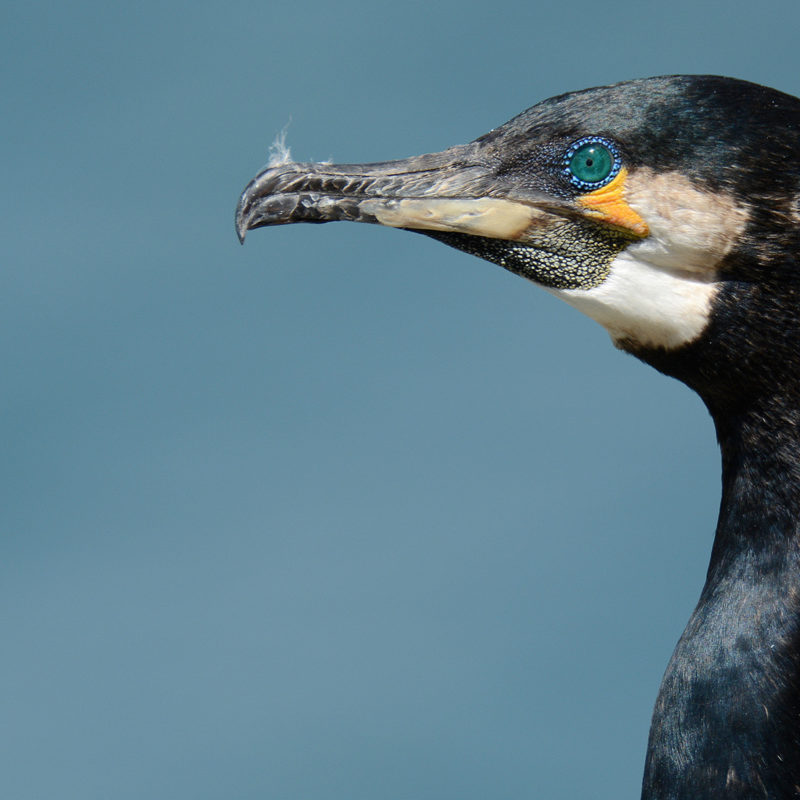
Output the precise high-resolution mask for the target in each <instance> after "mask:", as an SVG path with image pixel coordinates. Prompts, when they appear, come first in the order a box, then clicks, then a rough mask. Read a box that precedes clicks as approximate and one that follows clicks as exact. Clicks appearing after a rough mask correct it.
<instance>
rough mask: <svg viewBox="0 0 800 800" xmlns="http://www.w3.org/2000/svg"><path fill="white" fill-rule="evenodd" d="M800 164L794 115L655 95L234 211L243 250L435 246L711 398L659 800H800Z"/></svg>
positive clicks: (551, 117) (648, 771) (676, 83)
mask: <svg viewBox="0 0 800 800" xmlns="http://www.w3.org/2000/svg"><path fill="white" fill-rule="evenodd" d="M581 147H583V149H580V148H581ZM576 152H578V154H579V155H582V154H584V153H586V154H588V155H586V156H585V158H584V160H583V161H582V162H581V161H580V160H578V161H576V160H575V158H576V157H575V153H576ZM798 153H800V101H798V100H797V99H796V98H794V97H790V96H788V95H786V94H782V93H780V92H777V91H774V90H772V89H768V88H765V87H762V86H757V85H755V84H750V83H746V82H743V81H738V80H733V79H729V78H720V77H710V76H672V77H664V78H651V79H646V80H640V81H633V82H629V83H623V84H618V85H615V86H609V87H601V88H598V89H589V90H586V91H583V92H577V93H573V94H567V95H562V96H560V97H556V98H553V99H550V100H547V101H544V102H543V103H540V104H538V105H536V106H534V107H533V108H531V109H529V110H527V111H525V112H523V113H522V114H520V115H519V116H517V117H515V118H514V119H512V120H510V121H509V122H508V123H506V124H505V125H502V126H500V127H499V128H497V129H495V130H493V131H491V132H490V133H488V134H486V135H485V136H482V137H480V138H479V139H477V140H475V141H474V142H472V143H471V144H469V145H463V146H458V147H454V148H451V149H450V150H447V151H444V152H443V153H439V154H432V155H427V156H419V157H417V158H414V159H408V160H405V161H398V162H384V163H380V164H366V165H344V166H342V165H331V164H294V163H285V164H280V165H276V166H274V167H271V168H270V169H268V170H266V171H264V172H263V173H261V174H260V175H259V176H258V177H257V178H256V179H254V181H252V182H251V184H250V185H249V186H248V187H247V189H246V190H245V192H244V193H243V195H242V198H241V200H240V203H239V207H238V209H237V230H238V231H239V234H240V237H242V238H243V236H244V234H245V233H246V231H247V230H248V229H251V228H256V227H261V226H263V225H271V224H282V223H289V222H302V221H315V222H320V221H329V220H335V219H349V220H354V221H363V222H378V223H381V224H385V225H390V226H393V227H401V228H407V229H411V230H417V231H421V232H423V233H426V234H427V235H429V236H432V237H434V238H437V239H439V240H441V241H444V242H445V243H447V244H449V245H451V246H454V247H457V248H459V249H462V250H466V251H468V252H470V253H473V254H475V255H478V256H481V257H483V258H486V259H488V260H490V261H494V262H496V263H499V264H501V265H502V266H504V267H505V268H507V269H510V270H512V271H514V272H517V273H519V274H521V275H523V276H524V277H526V278H529V279H531V280H533V281H534V282H536V283H539V284H541V285H543V286H545V287H547V288H549V289H550V290H551V291H554V293H556V294H558V295H560V296H561V297H563V299H565V300H566V301H567V302H570V303H571V304H573V305H575V306H577V307H578V308H580V309H581V310H583V311H584V312H585V313H587V314H589V315H590V316H592V317H594V318H595V319H597V321H599V322H600V323H601V324H603V325H604V326H605V327H606V328H607V329H608V330H609V332H610V334H611V336H612V339H613V340H614V342H615V344H616V345H617V346H618V347H620V348H622V349H624V350H627V351H628V352H630V353H633V354H634V355H636V356H637V357H639V358H640V359H642V360H643V361H645V362H647V363H649V364H651V365H652V366H654V367H655V368H656V369H658V370H660V371H661V372H663V373H666V374H667V375H671V376H674V377H676V378H678V379H680V380H682V381H684V382H685V383H686V384H688V385H689V386H690V387H691V388H692V389H694V390H695V391H696V392H697V393H698V394H699V395H700V396H701V397H702V399H703V401H704V402H705V404H706V405H707V407H708V409H709V411H710V413H711V416H712V418H713V420H714V423H715V425H716V430H717V437H718V440H719V443H720V447H721V451H722V487H723V490H722V500H721V507H720V515H719V522H718V526H717V530H716V537H715V540H714V547H713V551H712V555H711V563H710V566H709V570H708V575H707V580H706V584H705V586H704V588H703V590H702V594H701V596H700V600H699V602H698V605H697V608H696V609H695V611H694V613H693V615H692V617H691V619H690V621H689V624H688V625H687V627H686V630H685V631H684V634H683V636H682V637H681V639H680V641H679V643H678V645H677V647H676V649H675V652H674V654H673V656H672V659H671V661H670V663H669V666H668V667H667V671H666V674H665V676H664V680H663V683H662V686H661V690H660V693H659V696H658V700H657V702H656V707H655V712H654V715H653V722H652V727H651V732H650V740H649V745H648V753H647V762H646V766H645V775H644V783H643V792H642V796H643V798H647V800H654V799H655V798H659V800H667V799H669V800H690V799H691V800H704V799H706V798H707V799H708V800H710V799H711V798H756V797H766V798H791V797H800V166H798V159H797V154H798ZM598 158H599V159H601V161H598V160H593V159H598ZM602 159H605V161H607V162H608V163H609V164H610V165H611V166H610V167H609V169H608V170H607V171H603V170H601V169H600V166H602V164H604V163H605V161H602ZM598 175H599V177H598Z"/></svg>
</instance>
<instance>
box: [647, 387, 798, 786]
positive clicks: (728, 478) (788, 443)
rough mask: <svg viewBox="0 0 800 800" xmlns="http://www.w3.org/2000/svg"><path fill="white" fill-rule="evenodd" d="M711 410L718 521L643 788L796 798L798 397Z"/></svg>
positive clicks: (659, 713)
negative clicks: (718, 466)
mask: <svg viewBox="0 0 800 800" xmlns="http://www.w3.org/2000/svg"><path fill="white" fill-rule="evenodd" d="M712 413H714V409H713V408H712ZM715 417H716V419H715V421H716V423H717V433H718V436H719V439H720V445H721V448H722V462H723V494H722V503H721V509H720V516H719V523H718V525H717V532H716V538H715V541H714V548H713V551H712V556H711V563H710V566H709V570H708V576H707V580H706V584H705V587H704V588H703V592H702V595H701V597H700V601H699V603H698V605H697V608H696V609H695V611H694V613H693V615H692V617H691V619H690V620H689V624H688V625H687V627H686V630H685V631H684V633H683V636H682V637H681V639H680V641H679V642H678V645H677V647H676V649H675V652H674V654H673V656H672V659H671V661H670V663H669V666H668V667H667V671H666V673H665V676H664V680H663V683H662V685H661V690H660V693H659V697H658V700H657V702H656V707H655V712H654V716H653V723H652V727H651V731H650V742H649V746H648V756H647V764H646V768H645V776H644V784H643V793H642V797H643V799H644V800H656V799H658V800H706V799H707V800H711V798H715V799H717V798H721V797H724V798H726V799H727V798H754V797H766V798H790V797H797V798H800V408H798V407H797V404H796V403H794V404H792V403H789V402H788V401H785V400H784V399H782V398H780V397H775V398H768V399H766V400H764V401H763V402H759V403H756V404H754V406H753V407H752V408H751V409H750V410H748V412H747V413H744V414H737V415H735V416H734V415H730V416H724V415H715Z"/></svg>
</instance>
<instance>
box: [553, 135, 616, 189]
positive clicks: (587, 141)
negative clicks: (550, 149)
mask: <svg viewBox="0 0 800 800" xmlns="http://www.w3.org/2000/svg"><path fill="white" fill-rule="evenodd" d="M588 145H600V147H602V148H604V149H605V150H606V151H607V153H608V155H609V156H610V158H611V162H612V163H611V168H610V171H609V172H608V174H606V175H605V176H604V177H603V178H601V179H600V180H596V181H587V180H582V179H581V178H579V177H578V176H577V175H575V174H574V173H573V165H572V160H573V158H574V156H575V154H576V153H577V152H578V151H579V150H581V149H582V148H585V147H587V146H588ZM563 165H564V175H565V177H566V178H567V180H568V181H569V182H570V183H571V184H572V185H573V186H575V187H577V188H578V189H582V190H584V191H591V190H593V189H599V188H601V187H602V186H605V185H606V184H608V183H611V181H613V180H614V178H616V177H617V175H618V174H619V171H620V169H622V159H621V157H620V154H619V150H618V149H617V146H616V145H615V144H614V142H612V141H611V140H610V139H606V138H605V137H604V136H584V137H583V138H582V139H578V140H577V141H576V142H573V143H572V144H571V145H570V146H569V148H568V149H567V152H566V153H564V159H563Z"/></svg>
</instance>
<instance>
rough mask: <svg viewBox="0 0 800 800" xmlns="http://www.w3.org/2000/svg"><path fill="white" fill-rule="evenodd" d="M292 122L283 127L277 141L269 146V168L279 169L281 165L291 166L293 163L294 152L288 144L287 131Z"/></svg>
mask: <svg viewBox="0 0 800 800" xmlns="http://www.w3.org/2000/svg"><path fill="white" fill-rule="evenodd" d="M291 124H292V121H291V120H289V121H288V122H287V123H286V125H284V126H283V128H282V129H281V131H280V132H279V133H278V134H277V135H276V136H275V140H274V141H273V142H272V144H271V145H270V146H269V160H268V161H267V166H268V167H279V166H281V164H290V163H291V161H292V151H291V149H290V148H289V147H288V145H287V144H286V131H288V130H289V125H291Z"/></svg>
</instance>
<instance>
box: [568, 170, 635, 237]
mask: <svg viewBox="0 0 800 800" xmlns="http://www.w3.org/2000/svg"><path fill="white" fill-rule="evenodd" d="M627 177H628V170H627V169H625V167H623V168H622V169H621V170H620V171H619V173H618V175H617V176H616V177H615V178H614V180H613V181H611V183H609V184H606V185H605V186H603V187H601V188H600V189H595V190H594V191H593V192H589V194H585V195H583V196H582V197H579V198H578V204H579V205H581V206H583V208H585V209H586V210H587V212H588V216H590V217H592V218H593V219H596V220H598V221H600V222H604V223H606V224H607V225H613V226H614V227H615V228H621V229H622V230H626V231H630V232H631V233H633V234H635V235H636V236H641V237H645V236H647V235H648V234H649V233H650V229H649V228H648V227H647V223H646V222H645V221H644V220H643V219H642V218H641V217H640V216H639V215H638V214H637V213H636V212H635V211H634V210H633V209H632V208H631V207H630V206H629V205H628V204H627V203H626V202H625V179H626V178H627Z"/></svg>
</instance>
